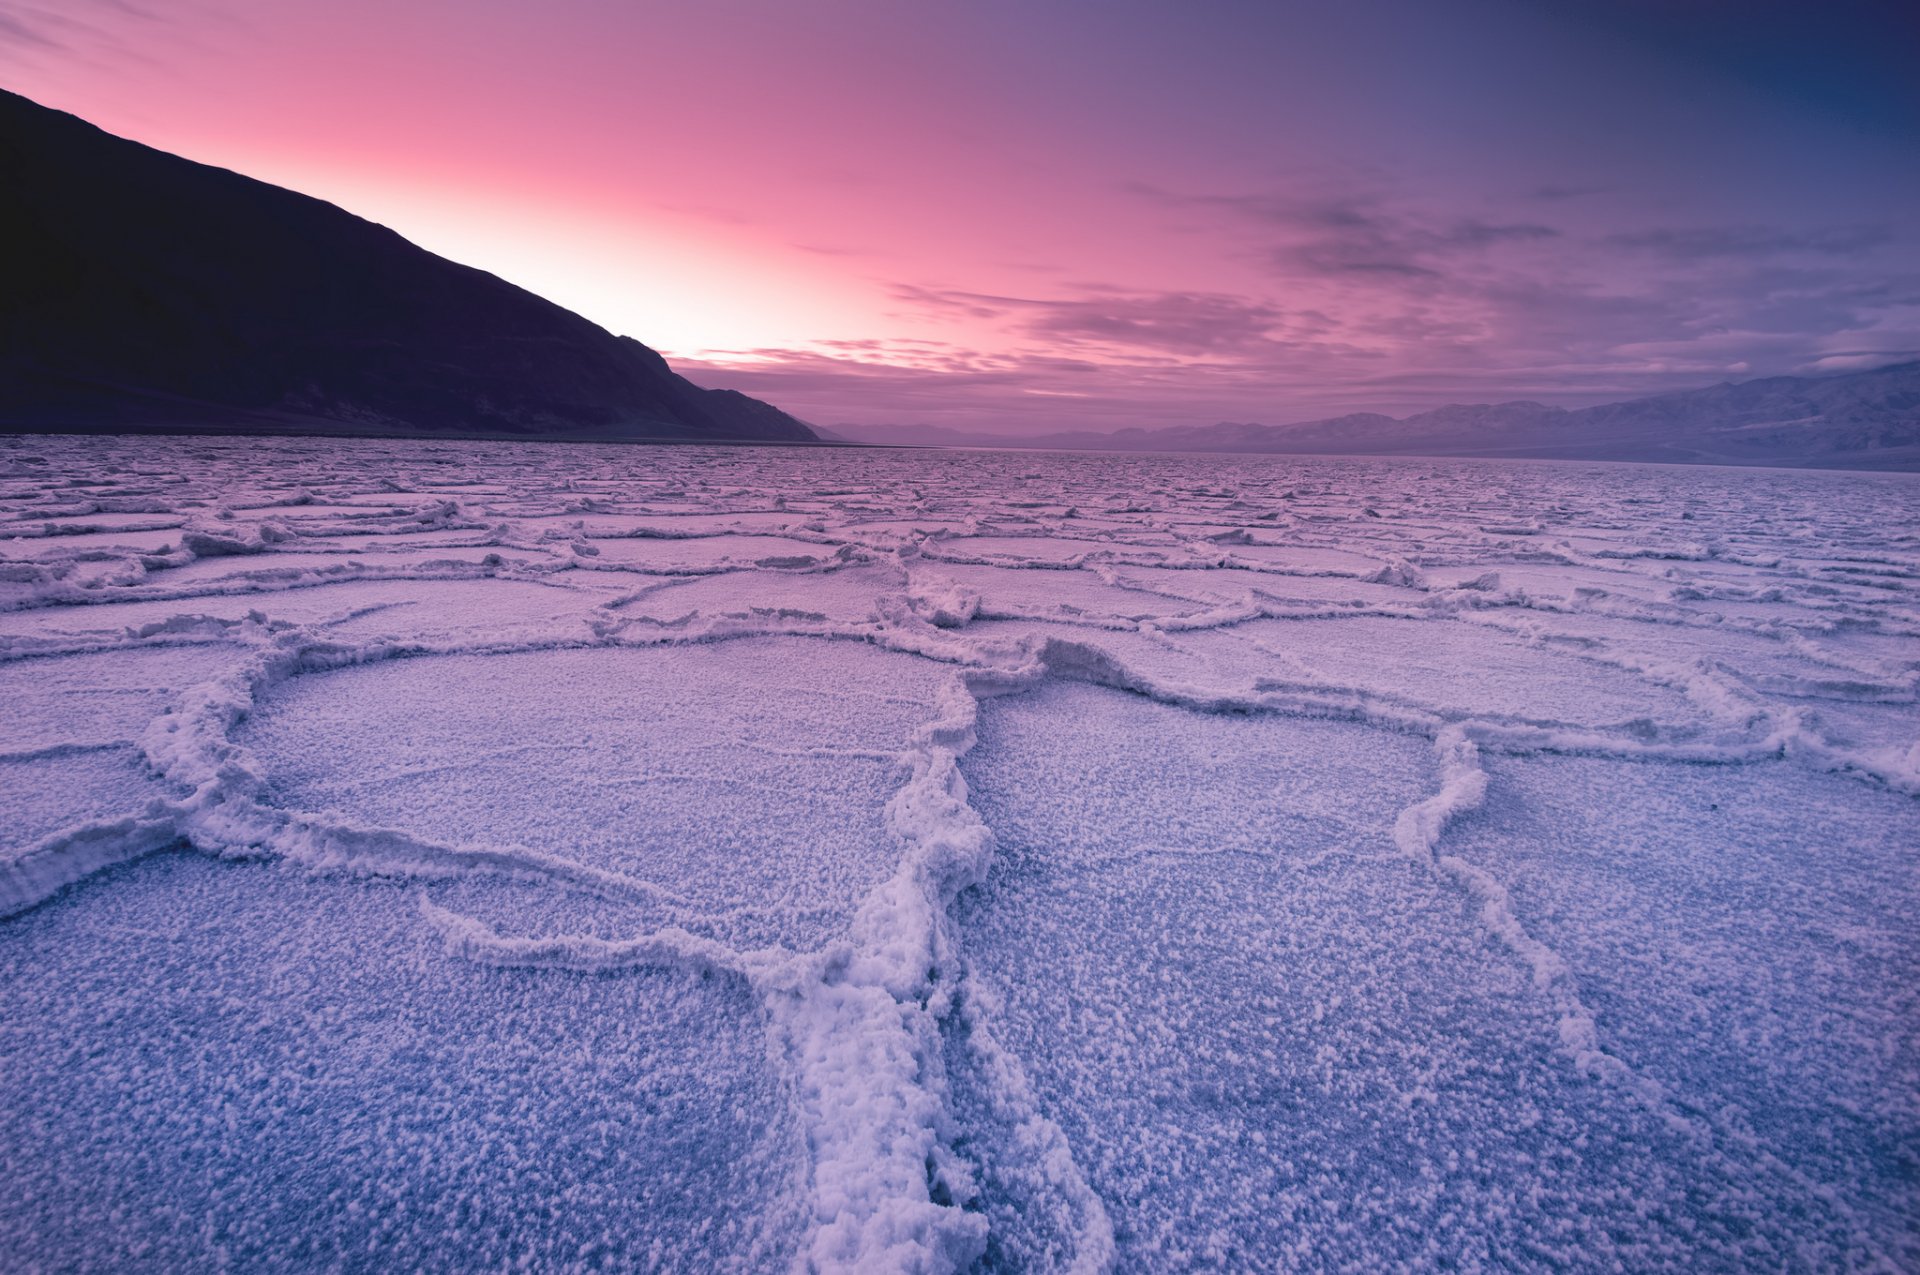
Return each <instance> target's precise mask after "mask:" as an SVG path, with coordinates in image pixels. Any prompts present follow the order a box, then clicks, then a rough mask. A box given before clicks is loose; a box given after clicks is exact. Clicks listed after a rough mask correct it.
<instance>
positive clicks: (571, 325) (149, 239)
mask: <svg viewBox="0 0 1920 1275" xmlns="http://www.w3.org/2000/svg"><path fill="white" fill-rule="evenodd" d="M0 187H4V189H5V191H6V194H5V197H4V199H0V427H12V428H16V429H49V428H53V429H111V430H128V429H136V430H137V429H146V428H158V429H168V428H175V429H177V428H216V429H230V430H244V431H246V432H288V433H296V432H297V433H313V432H337V433H379V434H445V435H460V436H512V437H553V438H606V439H618V438H655V439H685V440H698V439H754V440H769V441H773V440H779V441H812V440H813V439H814V435H813V432H812V431H811V430H810V429H809V428H808V427H807V426H806V425H805V424H803V423H802V422H800V421H798V420H796V419H795V418H793V417H791V416H789V415H787V414H786V413H785V412H782V411H780V410H779V409H778V408H775V407H773V406H771V405H769V404H766V403H762V402H760V401H759V400H757V399H752V398H748V397H747V396H746V395H744V394H739V393H736V392H734V391H730V390H708V389H702V388H701V387H699V386H696V385H694V384H693V383H692V382H690V381H687V380H686V379H685V378H683V377H681V376H679V375H678V374H676V373H675V372H674V371H673V370H672V369H671V368H669V367H668V366H667V363H666V360H664V359H663V358H661V357H660V355H659V354H657V353H656V352H654V351H653V350H651V349H649V348H648V347H647V346H645V345H642V344H641V343H640V342H638V341H635V340H633V339H631V338H629V337H619V336H615V335H613V334H612V333H610V332H608V331H606V330H605V329H604V328H601V327H599V326H598V325H596V324H594V323H592V322H590V321H589V320H587V319H584V318H582V317H581V316H579V315H577V314H574V313H572V312H570V311H568V310H565V309H563V308H561V307H560V306H557V305H555V304H553V303H552V302H549V301H546V300H544V299H542V298H540V297H538V296H535V295H534V294H533V293H531V292H528V291H526V290H525V289H522V288H519V287H516V286H514V285H513V284H510V283H507V282H506V281H505V280H502V279H499V278H497V277H495V276H493V275H491V274H488V273H486V272H485V271H481V270H476V269H473V268H472V267H469V266H463V265H460V264H458V263H456V262H452V261H448V260H446V259H445V258H442V257H438V256H435V255H434V254H432V253H430V252H428V251H426V250H425V249H423V248H420V247H417V246H416V245H414V244H412V243H410V242H408V241H407V240H405V239H403V238H402V237H401V236H399V235H398V234H395V233H394V232H393V231H391V230H388V229H386V228H385V227H383V226H379V225H376V224H374V223H372V222H369V221H365V220H363V219H361V218H359V217H356V216H354V215H352V214H351V213H348V212H345V211H344V210H342V209H340V208H337V207H335V206H333V205H332V204H328V203H326V202H324V201H322V200H318V199H313V198H311V197H309V196H306V195H301V194H298V193H296V192H294V191H290V190H285V189H282V188H280V187H277V186H272V185H269V184H267V183H265V182H260V181H255V180H254V179H252V178H249V177H244V176H241V175H240V174H237V173H233V172H229V171H227V170H225V169H220V168H213V167H210V166H207V165H204V164H198V163H194V162H192V161H190V160H186V159H182V158H180V157H179V156H176V155H171V154H168V153H166V152H164V151H159V150H154V149H152V148H150V147H147V146H142V145H140V144H139V143H136V142H131V141H128V140H125V139H123V138H119V137H114V136H113V135H111V134H108V133H105V132H102V131H101V130H99V129H97V128H95V127H93V126H92V125H90V124H88V123H86V122H85V121H83V120H80V119H78V118H76V117H74V116H71V115H67V114H65V113H63V112H59V111H54V110H49V109H47V108H45V107H42V106H39V105H37V104H35V103H33V102H31V101H29V100H28V99H26V98H23V97H19V96H17V95H14V94H11V93H5V92H0Z"/></svg>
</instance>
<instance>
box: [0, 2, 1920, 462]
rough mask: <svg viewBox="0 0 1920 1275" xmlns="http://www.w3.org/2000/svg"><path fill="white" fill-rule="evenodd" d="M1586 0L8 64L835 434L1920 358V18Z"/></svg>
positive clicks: (370, 10) (0, 67) (369, 36)
mask: <svg viewBox="0 0 1920 1275" xmlns="http://www.w3.org/2000/svg"><path fill="white" fill-rule="evenodd" d="M1551 8H1552V10H1553V12H1552V16H1549V15H1548V13H1547V11H1546V7H1543V6H1539V5H1524V4H1519V3H1509V2H1508V0H1467V2H1463V3H1455V4H1446V5H1436V4H1430V3H1416V2H1414V0H1392V2H1388V0H1357V2H1355V3H1351V4H1347V5H1341V6H1329V5H1311V6H1309V5H1300V6H1292V7H1290V6H1285V5H1252V4H1244V5H1243V4H1225V3H1221V4H1195V5H1181V6H1173V5H1160V6H1149V5H1138V4H1127V3H1108V4H1091V3H1053V4H1020V5H1016V4H1003V3H999V2H998V0H984V2H982V3H976V4H969V5H965V6H940V5H930V4H895V3H860V4H850V3H819V4H815V3H809V4H804V5H795V4H787V3H729V2H726V0H716V2H715V3H709V4H703V5H698V6H695V5H672V6H668V5H652V4H632V3H615V2H613V0H554V2H551V3H546V4H540V5H535V4H526V3H521V4H505V3H496V2H492V0H465V2H464V3H451V2H446V0H424V2H414V3H407V2H404V0H386V2H384V3H375V2H374V0H328V2H325V3H322V2H320V0H252V2H251V3H247V4H244V5H243V4H238V3H228V2H227V0H182V2H181V3H174V4H162V3H160V0H0V83H4V84H5V86H6V87H8V88H11V89H14V90H16V91H19V92H22V93H25V94H27V95H28V96H30V97H33V98H35V99H36V100H38V101H41V102H43V103H46V104H47V105H50V106H56V107H60V108H62V109H65V110H70V111H73V112H75V113H77V114H79V115H82V116H84V117H85V118H87V119H89V120H91V121H93V122H94V123H97V124H99V125H100V126H102V127H104V128H106V129H108V130H110V131H112V132H116V133H120V134H123V135H125V136H129V137H133V138H136V139H138V140H140V141H143V142H147V143H149V144H151V145H155V146H159V147H162V148H164V149H167V150H170V151H174V152H177V153H179V154H183V155H186V156H188V157H190V158H194V159H199V160H203V161H206V162H209V163H215V164H220V165H223V166H226V167H231V168H235V169H238V170H240V171H242V172H246V173H249V174H251V175H253V176H257V177H260V178H263V179H265V180H268V181H273V182H276V183H279V184H282V185H286V186H290V187H293V188H295V189H298V190H303V191H306V192H308V193H310V194H315V195H318V196H321V197H323V198H326V199H330V200H333V201H334V202H336V203H338V204H340V205H342V206H344V207H346V208H348V209H350V210H352V211H354V212H356V213H359V214H361V215H363V216H366V217H370V218H372V219H373V220H376V221H380V222H382V223H385V224H387V225H390V226H392V227H393V228H395V229H396V230H398V231H400V232H401V233H402V234H404V235H406V236H408V237H409V238H411V239H413V240H414V241H415V242H417V243H420V244H421V245H423V246H425V247H427V248H430V249H432V250H434V251H436V252H439V253H442V254H444V255H446V256H449V257H452V258H454V259H456V260H459V261H464V262H467V263H469V264H472V265H477V266H480V267H482V268H485V269H488V270H491V271H493V272H495V273H497V274H500V275H502V276H504V277H505V278H508V279H510V280H512V281H514V282H516V283H519V284H522V285H524V286H526V287H528V288H531V289H532V290H534V291H536V292H539V293H541V294H542V295H545V296H548V297H550V298H552V299H553V300H555V301H558V302H560V303H561V304H563V305H566V306H568V307H569V308H571V309H574V310H577V311H579V312H580V313H582V314H585V315H587V316H588V317H590V318H592V319H594V320H596V321H597V322H600V323H602V324H604V325H606V326H607V327H609V328H611V329H613V330H614V331H616V332H621V333H625V334H628V335H632V336H634V337H637V338H639V339H640V340H642V341H645V342H647V343H648V344H650V345H653V346H655V347H656V348H658V349H660V350H661V351H662V352H663V353H665V354H667V356H668V357H669V358H671V359H673V360H674V361H675V362H676V364H677V365H678V366H680V367H681V369H682V370H683V371H686V372H688V373H689V374H690V375H692V376H693V377H694V378H695V379H696V380H699V381H702V382H703V383H707V384H716V385H730V386H735V387H738V388H742V389H746V390H748V391H749V392H753V393H757V394H760V395H762V396H763V397H766V398H769V399H771V400H772V401H774V402H776V403H778V404H779V405H780V406H782V407H785V408H787V409H789V410H791V411H793V412H795V413H797V414H798V415H800V416H802V417H803V418H805V419H808V420H811V421H814V422H816V423H820V424H824V425H829V426H831V425H833V424H836V423H857V424H869V425H871V424H884V423H923V424H943V425H952V426H958V427H964V428H974V429H988V430H1008V431H1017V430H1039V429H1051V428H1088V427H1091V428H1109V427H1117V426H1124V425H1144V426H1154V425H1172V424H1199V423H1207V422H1211V421H1214V420H1220V419H1232V420H1262V421H1270V422H1283V421H1288V420H1299V419H1306V418H1310V417H1315V416H1321V415H1328V414H1333V413H1337V412H1341V411H1350V410H1360V409H1367V410H1385V411H1394V412H1400V411H1408V410H1417V409H1419V408H1422V407H1428V406H1434V405H1437V404H1439V403H1442V402H1448V401H1485V400H1489V399H1502V398H1514V397H1530V398H1539V399H1543V400H1546V401H1550V402H1555V403H1562V404H1568V405H1572V404H1578V403H1586V402H1595V401H1602V400H1606V399H1611V398H1620V397H1626V396H1629V395H1633V394H1639V393H1646V392H1651V391H1655V390H1659V389H1666V388H1680V387H1685V386H1691V385H1697V384H1703V383H1707V382H1711V381H1715V380H1722V379H1729V378H1732V379H1740V378H1742V377H1745V376H1750V375H1761V374H1767V373H1775V372H1806V371H1817V370H1822V369H1838V368H1843V367H1849V366H1859V365H1866V364H1872V363H1876V362H1890V361H1895V360H1897V359H1900V358H1911V357H1915V356H1916V353H1917V352H1920V225H1917V223H1916V210H1920V164H1915V163H1914V162H1913V159H1914V156H1915V154H1917V153H1920V146H1917V143H1920V107H1917V104H1916V94H1915V91H1914V90H1912V88H1911V87H1910V86H1908V85H1906V83H1905V79H1904V77H1903V73H1902V72H1901V71H1900V70H1899V65H1900V62H1901V59H1900V57H1899V56H1898V55H1899V43H1898V42H1899V39H1900V38H1901V36H1902V35H1903V34H1904V33H1907V32H1909V31H1910V30H1911V28H1910V27H1907V26H1904V25H1903V24H1902V23H1901V22H1900V21H1899V19H1898V18H1897V17H1893V18H1888V17H1885V16H1884V15H1887V14H1895V13H1896V12H1897V10H1896V9H1894V8H1891V7H1887V6H1882V5H1875V4H1867V3H1862V4H1859V5H1852V6H1850V5H1847V4H1841V5H1839V6H1838V7H1837V8H1835V9H1833V10H1832V11H1831V14H1830V15H1828V16H1827V17H1823V18H1821V19H1820V21H1819V24H1818V25H1816V26H1812V27H1809V25H1808V24H1809V22H1811V21H1812V19H1811V18H1808V17H1806V16H1805V15H1804V14H1802V13H1800V12H1798V11H1796V10H1795V9H1794V8H1793V7H1792V6H1788V5H1784V4H1783V5H1772V4H1768V3H1758V2H1757V3H1753V4H1749V5H1745V6H1731V5H1728V4H1721V3H1710V2H1708V0H1679V2H1677V3H1674V4H1668V5H1664V6H1663V5H1660V4H1654V3H1652V0H1627V2H1622V3H1613V4H1609V3H1600V2H1599V0H1593V2H1591V3H1569V4H1567V5H1565V6H1553V7H1551ZM1799 9H1800V10H1807V11H1809V12H1810V10H1811V7H1810V6H1799ZM1912 47H1913V48H1914V49H1915V50H1916V51H1920V41H1917V42H1916V44H1915V45H1914V46H1912Z"/></svg>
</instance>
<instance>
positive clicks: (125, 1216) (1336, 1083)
mask: <svg viewBox="0 0 1920 1275" xmlns="http://www.w3.org/2000/svg"><path fill="white" fill-rule="evenodd" d="M76 480H80V481H79V482H77V483H76ZM1914 493H1915V488H1914V487H1913V484H1912V480H1911V479H1909V478H1904V477H1877V476H1866V475H1844V474H1793V473H1784V472H1766V471H1737V472H1734V471H1716V470H1710V469H1665V468H1657V467H1627V466H1596V465H1578V464H1564V465H1562V464H1500V463H1494V462H1480V461H1459V462H1423V461H1347V460H1339V459H1315V460H1291V459H1281V458H1238V457H1207V458H1192V457H1125V458H1122V457H1100V456H1068V455H1061V456H1045V455H1033V454H1021V455H1011V456H1009V455H1001V454H993V453H911V452H877V453H863V452H854V451H821V452H801V451H791V450H785V449H746V448H741V449H703V448H602V447H572V446H557V445H556V446H541V445H514V444H485V443H431V442H406V443H383V442H345V441H318V440H315V441H305V440H246V441H238V440H235V441H208V440H197V439H168V440H159V439H154V440H128V439H114V438H89V439H49V438H13V439H8V440H0V693H4V696H5V700H6V704H7V712H6V714H5V715H4V717H3V718H0V800H3V801H4V809H5V811H6V814H7V819H6V826H5V828H4V830H0V917H4V918H5V919H4V920H0V1002H4V1003H5V1005H6V1007H7V1009H6V1012H5V1013H4V1014H0V1149H4V1152H5V1154H6V1159H7V1163H8V1166H9V1170H8V1173H7V1174H6V1175H5V1176H4V1179H0V1234H3V1235H4V1236H5V1237H6V1240H7V1246H8V1248H7V1251H8V1262H9V1264H10V1265H12V1266H17V1267H19V1268H21V1269H26V1270H43V1269H44V1270H55V1269H58V1270H127V1269H155V1270H161V1269H167V1270H176V1269H198V1268H202V1267H213V1266H219V1265H232V1266H240V1267H243V1268H247V1269H263V1270H273V1269H284V1270H310V1269H316V1268H359V1267H367V1266H381V1267H406V1268H412V1269H423V1270H434V1269H439V1270H473V1269H487V1268H496V1267H507V1266H525V1267H530V1268H535V1269H585V1270H593V1269H608V1270H624V1269H634V1268H646V1269H689V1270H695V1269H697V1270H705V1269H738V1270H769V1269H776V1270H777V1269H791V1268H796V1267H797V1268H802V1269H806V1268H811V1269H820V1270H862V1271H866V1270H877V1271H889V1270H899V1271H922V1270H967V1269H981V1270H1052V1269H1063V1270H1065V1269H1072V1270H1100V1269H1117V1270H1118V1269H1124V1270H1177V1269H1221V1268H1229V1269H1259V1270H1270V1269H1296V1270H1347V1269H1380V1268H1406V1267H1451V1268H1459V1269H1467V1270H1473V1269H1489V1270H1491V1269H1502V1270H1504V1269H1565V1268H1600V1267H1626V1268H1636V1269H1644V1268H1649V1267H1666V1268H1678V1269H1700V1270H1748V1269H1756V1268H1759V1269H1830V1268H1834V1267H1848V1268H1862V1269H1895V1268H1905V1269H1912V1268H1915V1267H1920V1193H1917V1192H1916V1188H1915V1182H1916V1181H1920V1158H1916V1151H1915V1148H1916V1147H1920V1103H1916V1101H1915V1098H1914V1095H1915V1094H1916V1093H1920V1004H1916V1002H1915V997H1916V995H1920V992H1917V991H1916V989H1920V941H1916V938H1915V931H1914V928H1913V925H1912V922H1911V918H1912V916H1913V915H1914V913H1915V910H1916V908H1915V905H1916V903H1917V902H1920V900H1916V898H1915V897H1914V896H1915V893H1916V890H1920V885H1916V882H1920V877H1916V874H1915V872H1914V863H1913V856H1914V853H1915V848H1916V846H1917V845H1920V835H1916V834H1920V818H1916V811H1917V810H1920V807H1916V805H1915V797H1916V795H1920V705H1917V703H1916V699H1917V697H1916V688H1917V687H1920V532H1916V531H1915V529H1914V520H1913V517H1912V510H1913V507H1914V505H1913V497H1914Z"/></svg>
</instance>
